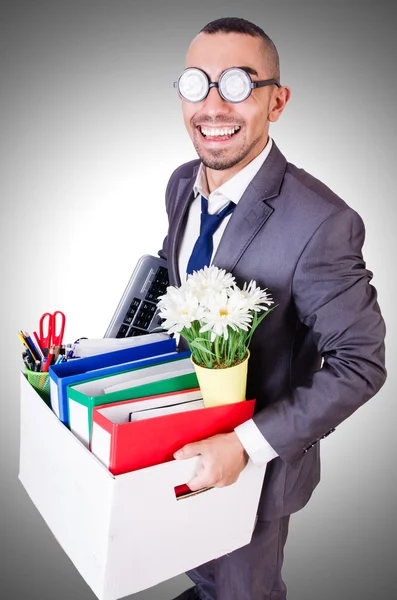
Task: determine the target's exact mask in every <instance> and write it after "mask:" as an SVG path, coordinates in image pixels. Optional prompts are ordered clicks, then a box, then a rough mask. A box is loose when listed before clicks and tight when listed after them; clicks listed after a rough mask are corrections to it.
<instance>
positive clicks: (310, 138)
mask: <svg viewBox="0 0 397 600" xmlns="http://www.w3.org/2000/svg"><path fill="white" fill-rule="evenodd" d="M2 6H3V8H2V12H1V16H0V24H1V31H0V61H1V67H0V68H1V73H0V75H1V87H0V110H1V138H0V144H1V149H0V159H1V178H0V186H1V194H0V201H1V224H0V227H1V237H0V243H1V275H0V277H1V279H0V280H1V283H2V294H1V314H2V334H3V344H2V345H1V350H0V351H1V361H2V365H3V367H4V377H3V379H2V384H3V389H2V398H1V402H2V417H1V420H0V428H1V435H0V475H1V492H0V493H1V514H0V543H1V560H0V597H1V598H10V599H14V598H15V599H17V600H22V599H25V598H26V599H35V598H37V599H40V600H50V599H51V600H53V599H54V598H56V599H57V600H66V599H70V598H78V599H79V600H90V599H93V598H94V595H93V593H92V592H91V590H90V589H89V588H88V586H87V585H86V584H85V582H84V581H83V579H82V578H81V577H80V575H79V574H78V573H77V571H76V570H75V568H74V567H73V565H72V564H71V562H70V560H69V559H68V558H67V556H66V555H65V554H64V552H63V551H62V549H61V548H60V547H59V545H58V544H57V542H56V541H55V539H54V538H53V536H52V534H51V533H50V531H49V530H48V529H47V527H46V525H45V524H44V521H43V520H42V518H41V517H40V515H39V513H38V512H37V510H36V509H35V507H34V506H33V505H32V503H31V502H30V500H29V498H28V496H27V494H26V493H25V491H24V489H23V488H22V486H21V484H20V483H19V482H18V480H17V473H18V452H19V449H18V443H19V405H18V398H19V389H18V386H19V374H18V371H19V369H20V366H21V361H20V350H21V348H20V344H19V342H18V340H17V337H16V331H17V330H18V329H20V328H24V329H27V330H30V331H32V330H33V329H34V328H35V327H37V322H38V317H39V316H40V315H41V313H42V312H43V311H45V310H50V311H53V310H56V309H61V310H64V312H65V313H66V315H67V318H68V323H67V330H66V337H67V340H68V341H72V340H73V339H74V338H76V337H79V336H82V335H86V336H89V337H102V336H103V334H104V332H105V330H106V327H107V325H108V323H109V320H110V318H111V316H112V314H113V311H114V309H115V307H116V305H117V302H118V300H119V298H120V296H121V294H122V292H123V289H124V287H125V285H126V283H127V280H128V278H129V276H130V273H131V270H132V268H133V266H134V265H135V263H136V260H137V259H138V257H139V256H140V255H141V254H142V253H145V252H149V253H155V252H156V251H157V249H158V248H159V247H160V244H161V241H162V238H163V235H164V233H165V228H166V217H165V211H164V207H163V198H164V190H165V186H166V183H167V180H168V177H169V175H170V173H171V172H172V170H173V169H174V168H175V167H176V166H177V165H179V164H180V163H181V162H184V161H186V160H190V159H192V158H194V157H195V153H194V149H193V147H192V146H191V143H190V140H189V138H188V136H187V134H186V133H185V130H184V127H183V122H182V118H181V113H180V105H179V101H178V99H177V97H176V95H175V92H174V90H173V88H172V81H174V79H175V78H176V76H177V75H178V74H179V72H180V71H181V70H182V68H183V64H184V55H185V51H186V48H187V46H188V43H189V41H190V40H191V39H192V37H193V36H194V35H195V33H196V32H197V31H198V30H199V29H200V28H201V27H202V26H203V25H205V24H206V23H207V22H208V21H210V20H212V19H214V18H218V17H220V16H226V15H229V16H230V15H233V16H242V17H245V18H247V19H250V20H253V21H254V22H257V23H258V24H259V25H261V26H262V27H263V28H264V29H265V31H267V32H268V34H269V35H270V36H271V37H272V38H273V40H274V41H275V43H276V45H277V46H278V49H279V52H280V55H281V67H282V82H283V83H285V84H288V85H290V86H291V88H292V98H291V101H290V103H289V105H288V106H287V109H286V111H285V113H284V114H283V116H282V118H281V120H280V122H279V123H277V124H275V125H274V126H273V128H272V130H271V133H272V135H273V137H274V138H275V140H276V142H277V144H278V145H279V147H280V149H281V150H282V152H283V153H284V154H285V155H286V156H287V157H288V159H289V160H290V161H291V162H294V163H295V164H297V165H298V166H302V167H303V168H305V169H306V170H307V171H309V172H311V173H312V174H314V175H315V176H317V177H319V178H320V179H322V180H323V181H324V182H325V183H327V184H328V185H329V186H330V187H331V188H333V189H334V190H335V191H336V192H337V193H338V194H339V195H340V196H342V197H343V198H344V199H345V200H346V201H347V202H348V203H349V204H350V205H351V206H352V207H354V208H355V209H356V210H357V211H358V212H359V213H360V214H361V215H362V217H363V219H364V222H365V223H366V228H367V238H366V244H365V248H364V251H365V258H366V261H367V265H368V267H369V268H370V269H371V270H373V271H374V274H375V276H374V280H373V283H374V285H375V286H376V287H377V289H378V293H379V302H380V305H381V308H382V311H383V314H384V317H385V319H386V322H387V326H388V337H387V359H388V371H389V378H388V381H387V383H386V385H385V386H384V388H383V389H382V390H381V392H380V393H379V394H378V396H377V397H376V398H375V399H373V400H372V401H370V402H369V403H368V404H367V405H366V406H364V407H363V408H361V409H360V410H359V411H358V412H357V413H356V414H355V415H354V416H353V417H352V418H351V419H350V420H348V421H347V422H346V423H344V424H343V425H341V426H340V427H338V428H337V431H336V432H335V433H334V434H333V435H332V436H331V437H330V438H329V439H328V440H327V441H326V442H324V443H323V447H322V455H323V480H322V484H321V485H320V487H319V488H318V489H317V491H316V492H315V494H314V496H313V498H312V500H311V502H310V504H309V505H308V507H307V508H306V509H305V510H303V511H302V512H301V513H299V514H298V515H296V516H295V517H294V518H293V519H292V523H291V533H290V538H289V542H288V546H287V551H286V560H285V570H284V572H285V578H286V582H287V584H288V586H289V591H290V593H289V598H290V599H291V600H318V599H320V598H321V600H331V599H335V598H338V599H341V600H342V599H343V600H345V599H346V600H347V599H350V598H360V600H370V599H371V600H372V599H373V598H377V597H380V598H388V599H392V598H395V597H396V592H397V583H396V580H395V566H396V553H397V552H396V551H397V544H396V538H397V535H396V529H397V524H396V516H397V515H396V464H395V458H396V443H395V431H396V417H397V410H396V405H395V402H394V394H395V389H396V373H395V370H394V362H395V358H396V343H397V331H396V317H395V314H396V311H395V297H396V291H397V290H396V271H395V268H394V267H395V257H396V245H395V232H394V230H395V221H396V216H397V213H396V207H395V200H396V193H395V173H394V171H395V167H394V156H395V152H396V149H395V140H396V105H397V103H396V79H395V57H396V53H397V52H396V51H397V48H396V41H395V40H396V36H395V25H396V12H395V10H393V9H392V8H390V7H389V3H383V2H379V1H377V2H357V3H355V2H343V3H342V2H341V3H338V2H335V1H333V2H332V1H328V2H321V1H320V2H319V1H317V2H315V1H313V2H299V1H298V2H294V1H292V0H291V1H282V0H281V1H279V2H260V1H258V0H256V1H252V0H245V1H244V2H233V1H232V0H229V1H227V2H226V1H221V0H219V1H217V0H212V1H207V0H206V1H203V0H202V1H201V2H197V3H196V4H194V3H192V2H183V1H182V0H179V1H177V0H171V1H169V2H164V5H161V4H160V2H159V1H158V2H153V1H151V0H145V2H143V3H142V4H139V3H136V2H133V1H132V0H130V1H117V2H110V1H109V2H99V1H97V2H88V1H81V2H72V1H64V2H54V1H53V2H50V1H49V2H43V1H26V2H21V1H12V2H9V3H8V7H7V8H6V9H5V10H4V4H3V5H2ZM153 173H156V176H155V177H153ZM154 214H157V217H156V219H155V221H154V222H153V220H152V221H151V223H150V226H149V227H146V224H147V223H148V221H149V219H152V218H153V215H154ZM148 567H149V568H150V565H149V566H148ZM189 583H190V581H189V580H188V579H187V577H186V576H185V575H181V576H180V577H177V578H174V579H172V580H170V581H168V582H165V583H163V584H161V585H159V586H157V587H155V588H152V589H150V590H147V591H145V592H141V593H139V594H136V595H135V596H133V597H134V598H136V599H137V600H138V598H139V600H149V599H150V600H156V599H158V600H160V599H164V600H167V599H171V598H173V597H174V596H175V595H177V593H180V592H181V591H182V590H183V589H185V588H186V587H187V586H188V585H189Z"/></svg>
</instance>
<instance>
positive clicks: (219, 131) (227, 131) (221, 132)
mask: <svg viewBox="0 0 397 600" xmlns="http://www.w3.org/2000/svg"><path fill="white" fill-rule="evenodd" d="M239 129H240V126H239V125H235V126H234V127H229V128H224V129H204V127H201V132H202V134H203V135H205V136H206V137H211V136H214V137H215V136H221V135H233V134H234V133H235V132H237V131H238V130H239Z"/></svg>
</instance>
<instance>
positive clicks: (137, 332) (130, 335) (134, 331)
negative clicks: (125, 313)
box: [126, 327, 148, 337]
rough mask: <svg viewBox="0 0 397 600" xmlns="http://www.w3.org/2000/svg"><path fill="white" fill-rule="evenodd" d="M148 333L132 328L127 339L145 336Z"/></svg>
mask: <svg viewBox="0 0 397 600" xmlns="http://www.w3.org/2000/svg"><path fill="white" fill-rule="evenodd" d="M146 333H148V332H147V331H142V329H136V328H135V327H131V328H130V330H129V332H128V335H127V336H126V337H134V336H136V335H145V334H146Z"/></svg>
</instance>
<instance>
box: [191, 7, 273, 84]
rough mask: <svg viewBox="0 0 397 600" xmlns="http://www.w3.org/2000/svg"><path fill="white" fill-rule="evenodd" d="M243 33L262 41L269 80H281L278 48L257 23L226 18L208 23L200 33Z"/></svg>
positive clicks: (236, 18)
mask: <svg viewBox="0 0 397 600" xmlns="http://www.w3.org/2000/svg"><path fill="white" fill-rule="evenodd" d="M219 32H220V33H243V34H245V35H251V36H252V37H259V38H261V39H262V42H263V46H264V51H265V58H266V62H267V64H268V66H269V78H274V79H278V80H280V62H279V56H278V52H277V48H276V46H275V45H274V43H273V42H272V40H271V39H270V38H269V36H268V35H267V34H266V33H265V32H264V31H263V29H261V28H260V27H259V26H258V25H255V23H251V21H246V20H245V19H240V18H238V17H224V18H222V19H216V20H215V21H211V23H208V24H207V25H206V26H205V27H203V29H201V31H200V33H207V34H210V35H211V34H213V33H219Z"/></svg>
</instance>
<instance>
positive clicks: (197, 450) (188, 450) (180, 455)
mask: <svg viewBox="0 0 397 600" xmlns="http://www.w3.org/2000/svg"><path fill="white" fill-rule="evenodd" d="M201 450H202V444H201V443H200V442H196V443H195V444H187V445H186V446H183V448H181V449H180V450H178V451H177V452H175V453H174V458H176V459H177V460H180V459H184V458H191V457H192V456H198V455H199V454H201Z"/></svg>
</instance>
